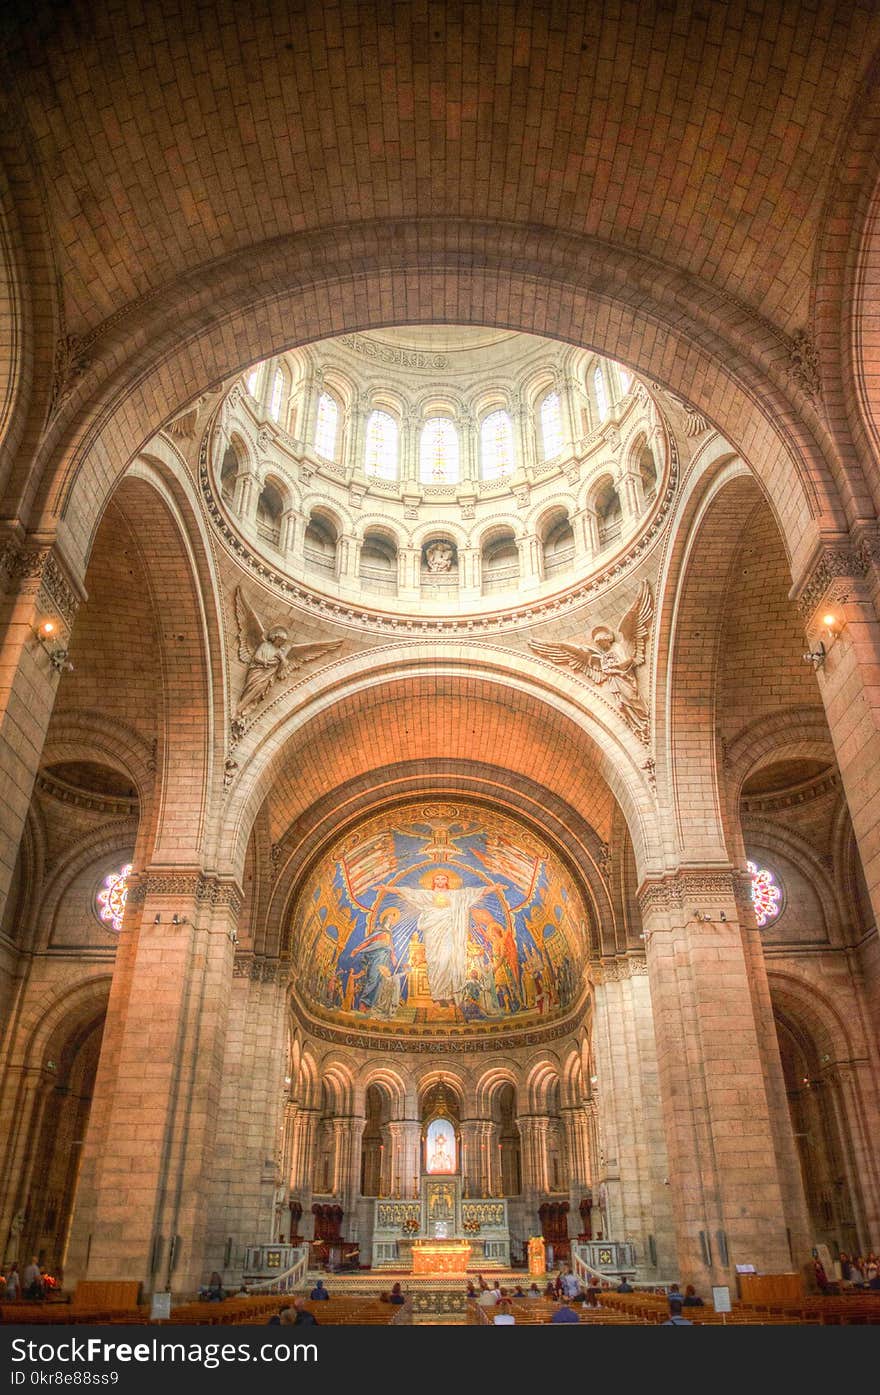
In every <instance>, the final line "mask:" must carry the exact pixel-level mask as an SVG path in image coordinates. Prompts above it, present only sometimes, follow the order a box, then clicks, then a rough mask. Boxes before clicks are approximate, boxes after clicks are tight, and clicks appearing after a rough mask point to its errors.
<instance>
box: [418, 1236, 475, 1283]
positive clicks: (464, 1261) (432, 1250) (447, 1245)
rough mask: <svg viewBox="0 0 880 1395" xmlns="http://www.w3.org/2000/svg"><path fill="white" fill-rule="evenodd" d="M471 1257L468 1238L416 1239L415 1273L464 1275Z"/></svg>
mask: <svg viewBox="0 0 880 1395" xmlns="http://www.w3.org/2000/svg"><path fill="white" fill-rule="evenodd" d="M470 1257H471V1247H470V1241H468V1240H414V1241H413V1247H412V1272H413V1274H452V1275H461V1276H462V1277H464V1276H465V1275H466V1274H467V1266H468V1260H469V1259H470Z"/></svg>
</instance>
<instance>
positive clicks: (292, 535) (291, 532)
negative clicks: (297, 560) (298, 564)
mask: <svg viewBox="0 0 880 1395" xmlns="http://www.w3.org/2000/svg"><path fill="white" fill-rule="evenodd" d="M305 524H306V520H305V518H304V517H303V515H302V514H301V513H300V512H299V510H298V509H285V511H284V513H283V514H282V515H281V532H280V535H279V540H278V548H279V551H280V552H281V553H283V555H284V556H285V557H294V556H296V554H297V552H299V551H301V549H302V536H303V533H304V532H305Z"/></svg>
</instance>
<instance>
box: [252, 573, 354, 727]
mask: <svg viewBox="0 0 880 1395" xmlns="http://www.w3.org/2000/svg"><path fill="white" fill-rule="evenodd" d="M235 619H236V623H237V625H238V657H239V658H240V659H241V661H242V663H244V664H247V665H248V671H247V677H246V678H245V680H244V687H243V689H242V692H241V697H240V698H239V700H238V708H237V710H236V713H235V723H236V724H238V723H240V722H241V719H242V717H244V716H245V714H246V713H247V712H249V711H250V709H251V708H252V707H256V706H257V705H258V704H259V703H261V702H264V701H265V699H266V697H267V696H268V694H269V691H270V689H271V688H272V687H273V686H274V684H275V683H277V682H278V681H279V680H281V679H284V678H289V677H290V675H291V674H292V673H296V671H297V669H299V668H302V666H303V664H308V663H311V661H312V660H313V659H317V658H320V656H321V655H322V654H328V653H329V652H330V650H332V649H338V648H339V646H340V644H341V643H342V640H341V639H337V640H329V641H327V640H324V641H322V642H320V643H316V644H289V643H288V639H289V632H288V630H287V629H286V627H285V626H284V625H272V626H271V627H270V628H268V629H267V628H266V626H265V625H264V624H263V622H262V620H261V619H260V617H259V616H258V615H257V614H256V612H255V611H254V610H252V609H251V607H250V606H249V605H248V603H247V601H246V600H245V598H244V596H243V595H242V592H241V587H236V589H235Z"/></svg>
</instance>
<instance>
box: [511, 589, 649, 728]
mask: <svg viewBox="0 0 880 1395" xmlns="http://www.w3.org/2000/svg"><path fill="white" fill-rule="evenodd" d="M653 615H654V597H653V596H652V595H651V588H650V586H649V585H648V583H647V581H643V582H642V584H641V586H640V587H639V593H638V595H637V596H636V598H635V600H634V601H633V603H632V605H631V606H630V608H629V610H628V611H627V612H626V615H624V617H623V619H622V620H621V622H620V625H619V626H618V628H617V630H616V631H615V630H612V629H611V628H610V627H609V626H608V625H597V626H596V628H595V629H594V630H593V632H592V634H591V635H590V643H589V644H584V645H580V644H538V643H536V642H535V641H534V640H529V647H530V648H531V649H533V650H534V652H535V653H536V654H540V655H541V656H542V657H543V658H545V659H552V660H553V662H554V663H555V664H568V666H569V668H573V669H574V670H575V672H577V673H585V674H587V676H588V677H589V678H592V679H593V681H594V682H596V683H599V684H602V683H607V684H608V685H609V687H610V690H611V693H612V695H613V697H614V698H615V700H616V702H617V705H618V707H619V708H620V714H621V716H622V717H623V719H624V721H625V722H626V723H627V725H628V726H629V727H631V728H632V730H633V731H634V732H635V733H636V736H638V737H639V738H640V740H642V741H647V739H648V731H649V725H650V719H649V717H648V709H647V707H646V706H645V704H644V702H643V700H642V698H641V696H640V694H639V684H638V677H637V670H638V669H639V668H641V666H642V664H643V663H644V662H645V650H646V649H647V645H648V631H649V630H650V628H651V620H652V618H653Z"/></svg>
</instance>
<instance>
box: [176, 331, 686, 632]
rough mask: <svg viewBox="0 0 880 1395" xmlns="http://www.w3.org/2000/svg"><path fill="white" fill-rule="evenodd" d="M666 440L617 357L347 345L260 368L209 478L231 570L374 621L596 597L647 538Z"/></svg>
mask: <svg viewBox="0 0 880 1395" xmlns="http://www.w3.org/2000/svg"><path fill="white" fill-rule="evenodd" d="M674 485H675V447H674V442H673V441H672V440H671V438H670V436H669V432H668V430H667V427H666V424H665V421H664V418H663V416H662V414H661V412H660V410H659V408H658V405H657V402H656V400H655V398H654V396H653V395H652V394H651V393H650V392H649V391H648V390H647V388H646V386H645V385H644V384H643V383H640V382H638V381H637V380H636V379H635V378H634V377H633V376H632V374H631V373H629V371H628V370H627V369H626V368H625V367H624V366H623V365H621V364H619V363H615V362H613V361H612V360H610V359H606V358H602V357H600V356H599V355H597V354H596V353H594V352H592V351H590V350H586V349H581V348H577V347H573V346H571V345H565V344H560V343H556V342H552V341H550V340H546V339H541V338H539V337H537V336H534V335H528V334H518V333H508V332H505V331H493V330H481V329H475V328H473V327H467V328H465V327H455V326H442V327H441V326H425V327H423V328H412V327H411V328H408V329H405V330H404V329H400V330H394V329H388V330H384V331H381V332H375V333H369V334H355V333H351V334H343V335H339V336H338V337H336V338H333V339H327V340H323V341H321V342H319V343H315V344H310V345H308V346H306V347H303V348H299V349H294V350H291V351H290V352H288V353H287V354H285V355H283V356H282V357H281V358H277V359H271V360H268V361H266V362H264V363H260V364H256V365H254V366H253V367H251V368H250V369H248V370H247V372H245V373H244V375H243V376H242V377H241V378H239V379H237V380H236V381H235V382H234V383H232V384H231V385H230V388H229V391H228V392H227V394H226V396H225V399H224V402H223V405H222V407H221V409H220V410H219V412H218V415H217V417H216V419H215V423H214V428H213V432H212V434H211V439H210V442H209V447H208V457H207V461H206V468H205V470H204V472H203V486H204V488H205V490H206V494H207V496H208V501H209V504H210V506H211V508H212V510H213V512H214V515H215V519H216V520H218V521H219V522H220V523H221V525H222V526H221V532H222V533H223V534H224V536H225V537H226V539H227V541H228V542H230V544H231V545H232V546H233V548H234V550H235V552H236V555H237V556H238V558H239V560H241V559H242V558H247V557H249V556H250V557H251V558H252V559H253V560H254V565H256V566H257V567H258V568H259V570H260V571H261V574H263V575H269V576H271V575H272V574H274V575H275V577H276V579H277V580H278V581H279V582H280V583H282V584H289V583H294V584H295V585H296V587H297V588H298V590H299V591H300V594H302V593H303V592H305V593H308V592H310V591H311V592H316V593H319V594H321V595H323V596H332V597H333V598H334V599H335V600H338V601H340V602H349V603H356V604H358V605H360V606H362V607H363V606H366V607H369V608H375V610H376V611H378V612H383V613H387V612H388V611H392V610H393V611H394V612H395V613H398V612H404V613H406V612H409V613H411V614H428V615H438V616H443V615H456V616H458V615H462V614H470V613H474V614H477V615H479V614H480V613H481V612H488V611H493V612H497V611H499V610H501V609H505V608H508V607H510V608H512V607H522V606H523V605H529V606H531V605H532V604H533V603H543V602H545V601H546V602H549V601H552V600H553V599H554V598H556V597H558V596H560V594H563V593H564V594H571V593H576V592H577V590H578V588H581V589H582V588H583V587H584V585H585V584H589V586H590V588H591V589H592V590H595V589H596V586H597V585H599V584H600V583H601V580H602V577H603V575H604V574H607V575H609V576H612V575H613V576H618V575H619V574H620V572H621V570H622V568H623V567H624V566H625V565H626V564H627V559H628V558H632V559H634V558H635V557H636V556H637V555H641V554H642V553H643V552H644V548H645V547H646V546H647V545H648V543H649V542H650V540H651V538H653V537H654V536H655V535H656V534H657V532H658V525H659V518H660V515H661V514H662V513H663V512H664V511H665V509H666V508H667V507H668V504H669V501H670V499H671V497H672V493H673V489H674Z"/></svg>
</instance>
